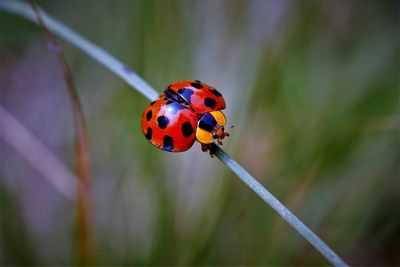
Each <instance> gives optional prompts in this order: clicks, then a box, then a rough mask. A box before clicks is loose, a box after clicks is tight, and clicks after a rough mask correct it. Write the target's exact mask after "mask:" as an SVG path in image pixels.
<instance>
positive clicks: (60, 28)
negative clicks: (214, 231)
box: [0, 0, 347, 266]
mask: <svg viewBox="0 0 400 267" xmlns="http://www.w3.org/2000/svg"><path fill="white" fill-rule="evenodd" d="M0 8H4V9H6V10H8V11H10V12H13V13H16V14H18V15H20V16H23V17H25V18H27V19H30V20H32V21H33V22H36V23H37V21H36V20H35V18H34V16H32V12H31V11H30V10H29V9H27V8H26V5H24V4H23V3H20V2H18V1H11V0H2V1H0ZM42 14H43V18H44V20H45V22H46V24H47V25H48V27H49V28H50V29H51V30H52V31H53V32H54V33H56V34H58V35H59V36H60V37H62V38H64V39H65V40H66V41H68V42H70V43H72V44H73V45H75V46H77V47H79V48H80V49H81V50H82V51H84V52H86V53H87V54H88V55H89V56H91V57H93V58H94V59H96V60H97V61H99V62H100V63H102V64H103V65H105V66H106V67H107V68H109V69H110V70H111V71H112V72H114V73H115V74H117V75H119V76H120V77H122V78H123V79H124V80H125V81H127V82H128V83H129V84H130V85H132V86H133V87H134V88H135V89H136V90H137V91H139V92H140V93H142V94H143V95H144V96H145V97H147V98H149V99H150V100H154V99H156V98H157V96H158V95H159V94H158V93H157V92H156V91H155V90H154V89H153V88H152V87H151V86H150V85H148V84H147V83H146V82H145V81H144V80H143V79H142V78H140V77H139V76H138V75H137V74H136V73H134V72H133V70H131V69H129V68H127V67H126V65H124V64H122V63H121V62H119V61H118V60H117V59H115V58H114V57H113V56H111V55H110V54H108V53H107V52H105V51H104V50H103V49H101V48H100V47H98V46H97V45H95V44H93V43H91V42H89V41H88V40H86V39H84V38H83V37H81V36H80V35H78V34H77V33H75V32H73V31H72V30H71V29H69V28H68V27H66V26H64V25H63V24H62V23H60V22H59V21H57V20H56V19H54V18H52V17H51V16H49V15H47V14H46V13H44V12H43V11H42ZM213 152H214V154H215V155H216V156H217V158H218V159H220V160H221V161H222V162H223V163H224V164H225V165H226V166H227V167H228V168H229V169H230V170H232V171H233V172H234V173H235V174H236V175H237V176H238V177H239V178H240V179H241V180H242V181H243V182H244V183H245V184H246V185H247V186H248V187H250V189H251V190H253V191H254V192H255V193H256V194H258V195H259V196H260V197H261V198H262V199H263V200H264V201H265V202H266V203H267V204H269V205H270V206H271V207H272V208H273V209H274V210H275V211H276V212H277V213H278V214H279V215H280V216H281V217H282V218H283V219H285V220H286V221H287V222H288V223H289V224H290V225H291V226H292V227H293V228H294V229H296V230H297V231H298V232H299V233H300V234H301V235H302V236H303V237H304V238H306V240H308V241H309V242H310V244H311V245H313V246H314V247H315V248H316V249H317V250H318V251H319V252H320V253H321V254H322V255H323V256H324V257H325V258H326V259H327V260H328V261H329V262H330V263H331V264H332V265H334V266H347V264H346V263H345V262H344V261H343V260H342V259H341V258H340V257H339V256H338V255H337V254H336V253H335V252H334V251H333V250H332V249H331V248H330V247H329V246H328V245H327V244H326V243H325V242H323V241H322V240H321V239H320V238H319V237H318V236H317V235H316V234H315V233H313V232H312V231H311V230H310V229H309V228H308V227H307V226H306V225H304V224H303V223H302V222H301V221H300V220H299V219H298V218H297V217H296V216H295V215H293V213H291V212H290V211H289V210H288V209H287V208H286V207H285V206H284V205H283V204H282V203H281V202H279V200H277V199H276V198H275V197H274V196H273V195H272V194H271V193H270V192H269V191H268V190H267V189H266V188H265V187H263V186H262V185H261V184H260V183H259V182H258V181H257V180H256V179H255V178H254V177H253V176H251V175H250V173H249V172H247V171H246V170H245V169H244V168H243V167H242V166H241V165H240V164H238V163H237V162H236V161H234V160H233V159H232V158H231V157H230V156H229V155H228V154H226V153H225V152H224V151H223V150H222V149H221V148H219V147H217V146H214V147H213Z"/></svg>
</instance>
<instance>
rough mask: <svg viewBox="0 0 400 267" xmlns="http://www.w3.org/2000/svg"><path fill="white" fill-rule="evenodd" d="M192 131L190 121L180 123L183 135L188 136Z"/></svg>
mask: <svg viewBox="0 0 400 267" xmlns="http://www.w3.org/2000/svg"><path fill="white" fill-rule="evenodd" d="M193 133H194V130H193V127H192V125H191V124H190V122H188V121H187V122H185V123H184V124H182V134H183V136H184V137H189V136H191V135H192V134H193Z"/></svg>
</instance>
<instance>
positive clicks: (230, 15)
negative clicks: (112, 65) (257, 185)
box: [0, 0, 400, 266]
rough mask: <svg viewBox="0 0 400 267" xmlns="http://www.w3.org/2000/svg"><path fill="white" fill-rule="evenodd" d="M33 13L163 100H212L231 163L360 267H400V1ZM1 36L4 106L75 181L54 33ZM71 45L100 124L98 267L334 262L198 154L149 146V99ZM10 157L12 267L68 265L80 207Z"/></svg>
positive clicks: (17, 27)
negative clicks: (220, 104)
mask: <svg viewBox="0 0 400 267" xmlns="http://www.w3.org/2000/svg"><path fill="white" fill-rule="evenodd" d="M36 2H37V3H38V4H39V5H40V6H41V7H43V8H44V9H45V10H47V11H48V12H49V13H50V14H52V15H54V16H55V17H56V18H58V19H60V20H61V21H63V22H65V23H66V24H67V25H69V26H71V28H73V29H74V30H76V31H77V32H79V33H81V34H82V35H83V36H85V37H87V38H88V39H90V40H91V41H94V42H95V43H97V44H98V45H100V46H101V47H103V48H105V49H106V50H107V51H109V52H110V53H112V54H113V55H115V56H116V57H117V58H120V59H121V60H122V61H123V62H124V63H126V64H127V65H129V66H131V67H132V68H133V69H134V70H135V71H136V72H138V73H139V74H140V75H141V76H142V77H143V78H144V79H145V80H147V81H148V82H149V83H150V84H152V85H153V86H154V87H155V88H158V90H160V91H161V90H163V88H165V87H166V86H167V85H168V84H170V83H171V82H172V81H177V80H183V79H199V80H201V81H203V82H206V83H209V84H211V85H214V86H216V87H217V88H218V89H219V90H220V91H221V92H222V93H223V94H224V97H225V99H226V101H227V103H228V106H227V109H226V113H227V114H228V119H229V122H228V123H230V124H233V125H235V127H234V128H233V129H231V130H230V132H231V137H230V138H229V140H227V141H226V143H225V144H224V149H225V150H226V151H228V152H229V153H230V154H231V155H232V156H233V157H234V158H235V159H237V160H238V161H239V162H240V163H242V164H243V165H244V166H245V167H246V168H247V169H248V170H249V171H250V172H251V173H253V174H254V175H255V176H256V177H257V178H258V179H259V180H260V181H261V182H262V183H263V184H264V185H265V186H266V187H267V188H268V189H269V190H270V191H271V192H272V193H273V194H275V195H276V196H277V197H278V198H279V199H280V200H281V201H282V202H283V203H285V204H286V205H287V206H288V207H289V209H291V210H292V211H293V212H294V213H295V214H297V215H298V216H299V217H300V218H301V219H302V220H303V221H304V223H305V224H306V225H308V226H310V228H311V229H313V230H315V231H316V232H317V234H319V235H320V236H321V238H322V239H323V240H324V241H326V242H327V243H328V244H329V245H330V246H331V247H332V248H333V249H334V250H335V251H336V252H337V253H338V254H339V255H340V256H342V257H343V258H344V260H345V261H347V262H348V263H349V264H351V265H396V264H400V258H399V253H398V248H399V243H398V240H400V216H399V203H400V202H399V176H398V174H399V153H398V152H399V143H398V136H399V124H398V123H399V117H398V116H399V114H398V112H399V110H398V105H399V102H398V101H399V97H398V89H399V87H398V75H399V69H398V59H399V44H398V40H399V38H398V33H399V29H398V1H384V2H378V1H372V0H371V1H361V0H359V1H356V0H353V1H315V0H314V1H311V0H310V1H261V0H256V1H228V0H218V1H213V0H207V1H200V0H191V1H170V0H166V1H153V0H152V1H148V0H141V1H139V0H135V1H127V0H125V1H109V0H108V1H106V0H102V1H96V2H95V3H94V2H93V1H78V0H74V1H57V2H54V1H49V0H42V1H36ZM0 23H1V24H0V28H1V51H0V63H1V104H2V105H3V106H4V107H5V108H7V109H8V110H9V111H10V112H11V113H13V114H14V115H15V116H16V117H17V118H18V119H19V120H20V121H21V122H23V123H24V125H25V126H26V127H27V128H28V129H30V130H31V131H32V132H33V133H34V134H35V135H36V136H37V137H39V138H40V139H41V140H43V142H44V143H45V144H46V145H47V146H48V147H49V148H50V149H51V150H52V151H53V152H54V153H55V154H56V155H57V156H58V157H59V158H60V159H61V160H62V161H63V162H65V164H66V165H67V166H69V167H70V168H73V162H74V161H73V159H74V150H73V138H74V136H73V131H72V115H71V107H70V105H69V102H68V99H67V95H66V92H65V88H63V87H64V81H63V79H62V75H61V71H60V69H59V67H58V65H57V64H56V63H55V59H54V57H53V56H52V55H51V53H50V52H49V51H48V50H47V49H46V42H45V38H44V36H43V33H42V32H41V30H40V29H39V28H38V27H36V26H35V25H33V24H31V23H30V22H27V21H25V20H24V19H22V18H19V17H16V16H14V15H10V14H6V13H5V12H0ZM61 44H62V46H63V49H64V52H65V55H66V57H67V60H68V61H69V64H70V66H71V69H72V72H73V74H74V78H75V80H76V83H77V87H78V90H79V93H80V97H81V99H82V102H83V106H84V111H85V115H86V119H87V121H88V131H89V135H90V137H89V138H90V155H91V160H92V168H93V188H92V193H93V196H92V199H93V205H92V206H93V216H94V220H93V222H94V224H93V226H92V227H93V231H94V235H95V239H96V257H97V264H98V265H210V266H219V265H250V266H253V265H326V264H327V262H326V261H325V260H324V259H323V257H322V256H321V255H319V254H318V253H317V252H316V251H315V250H314V249H313V248H312V247H311V246H310V245H309V244H308V243H307V242H306V241H305V240H304V239H302V238H301V237H300V236H299V234H298V233H296V232H295V231H294V230H293V229H291V228H290V226H288V225H287V224H286V223H285V222H283V221H282V219H281V218H280V217H279V216H277V215H276V214H275V213H274V211H273V210H272V209H270V208H269V207H267V206H265V204H264V203H263V202H262V201H261V200H260V199H259V198H258V197H257V196H256V195H255V194H254V193H253V192H251V191H250V190H249V189H248V188H246V187H245V186H244V185H243V184H242V183H241V182H240V181H239V180H238V179H237V178H236V177H235V176H234V175H233V174H232V173H230V172H229V171H228V170H227V169H226V168H225V167H224V166H223V165H221V163H220V162H219V161H217V160H214V159H210V157H209V156H208V155H207V154H205V153H202V152H201V151H200V149H199V146H198V145H197V144H195V145H194V147H193V148H192V149H191V150H190V151H188V152H185V153H179V154H175V153H166V152H163V151H161V150H157V149H155V148H154V147H152V146H151V145H149V144H148V142H147V141H146V140H145V138H144V137H143V136H142V133H141V129H140V118H141V112H142V111H143V110H144V108H145V106H146V105H147V103H148V101H147V100H146V99H145V98H144V97H142V96H141V95H139V94H138V93H137V92H135V91H132V89H131V88H129V87H128V86H127V85H126V84H124V82H123V81H121V80H120V79H118V78H116V77H115V76H114V75H113V74H111V73H109V72H108V71H107V70H105V69H104V67H102V66H100V65H99V64H97V63H96V62H94V61H93V60H92V59H90V58H88V57H87V56H85V55H83V54H82V53H81V52H80V51H78V50H77V49H76V48H74V47H73V46H72V45H70V44H68V43H65V42H61ZM1 142H2V143H1V172H0V176H1V217H0V225H1V231H0V232H1V244H0V245H1V246H0V251H1V259H0V262H1V264H2V265H3V266H6V265H7V266H9V265H13V266H16V265H21V266H22V265H40V266H45V265H72V264H74V263H75V262H76V252H75V248H74V246H75V238H74V231H75V229H74V228H73V227H74V223H73V220H74V217H73V214H74V205H73V203H69V202H67V201H66V200H65V199H63V198H62V197H61V196H60V195H58V194H57V192H56V191H55V190H54V189H53V188H52V187H51V186H50V185H49V184H47V183H46V182H45V181H44V180H43V179H42V178H41V177H40V175H39V174H38V173H37V172H36V171H35V170H34V168H32V167H31V166H29V165H28V164H27V162H26V161H24V159H23V158H22V157H21V156H19V155H18V154H17V153H16V152H15V151H14V150H13V149H12V148H11V147H9V146H8V145H7V144H6V143H4V142H3V141H1Z"/></svg>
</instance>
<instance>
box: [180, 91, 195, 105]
mask: <svg viewBox="0 0 400 267" xmlns="http://www.w3.org/2000/svg"><path fill="white" fill-rule="evenodd" d="M178 94H180V95H181V97H182V98H183V99H185V101H186V102H187V103H188V104H190V103H192V101H191V99H190V97H191V96H192V95H193V94H194V92H193V90H192V89H189V88H180V89H179V90H178Z"/></svg>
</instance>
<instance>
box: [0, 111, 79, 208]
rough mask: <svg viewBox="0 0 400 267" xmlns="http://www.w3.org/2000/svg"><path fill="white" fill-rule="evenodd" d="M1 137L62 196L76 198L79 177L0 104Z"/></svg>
mask: <svg viewBox="0 0 400 267" xmlns="http://www.w3.org/2000/svg"><path fill="white" fill-rule="evenodd" d="M0 123H1V125H0V137H1V138H2V139H3V140H4V141H5V142H7V144H9V145H10V146H11V147H12V148H14V149H15V150H16V151H17V152H18V153H19V154H20V155H21V156H22V157H23V158H24V159H25V160H26V161H27V162H29V164H30V165H31V166H33V167H34V168H35V169H36V170H37V171H38V172H39V173H40V174H41V175H42V176H43V177H44V178H45V179H46V180H47V181H48V182H49V184H51V185H52V186H53V187H54V188H55V189H56V190H57V191H58V192H60V194H61V195H62V196H64V197H65V198H67V199H68V200H71V201H74V200H75V193H76V190H75V188H76V181H78V179H77V177H76V176H75V175H74V174H73V173H72V172H71V171H70V170H69V169H68V168H66V167H65V165H64V164H63V163H62V162H61V161H60V160H59V159H58V158H57V157H56V156H55V155H54V154H53V153H52V152H51V151H50V150H49V149H48V148H47V147H46V146H45V145H44V144H43V143H42V142H41V141H40V140H39V139H38V138H37V137H36V136H35V135H34V134H33V133H32V132H31V131H29V130H28V129H27V128H26V127H25V126H24V125H23V124H22V123H21V122H19V121H18V120H17V119H16V118H15V117H14V116H13V115H12V114H10V113H9V112H8V111H7V110H6V109H5V108H4V107H3V106H2V105H0Z"/></svg>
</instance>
